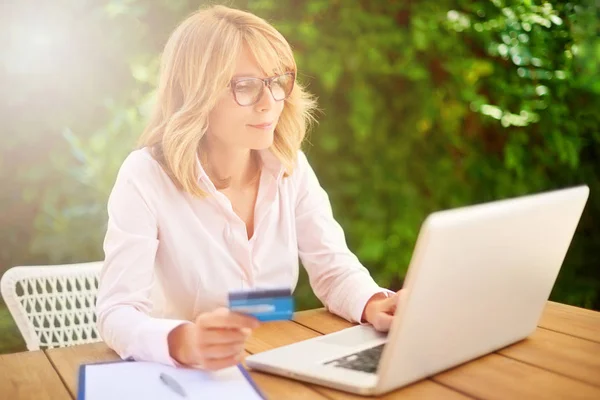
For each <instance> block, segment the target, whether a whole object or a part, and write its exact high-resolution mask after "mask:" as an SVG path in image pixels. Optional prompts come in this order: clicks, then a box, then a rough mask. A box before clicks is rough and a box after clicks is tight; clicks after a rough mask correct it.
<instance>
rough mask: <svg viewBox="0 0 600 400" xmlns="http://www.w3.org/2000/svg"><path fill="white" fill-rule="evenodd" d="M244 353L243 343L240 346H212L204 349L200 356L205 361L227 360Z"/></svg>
mask: <svg viewBox="0 0 600 400" xmlns="http://www.w3.org/2000/svg"><path fill="white" fill-rule="evenodd" d="M243 351H244V343H240V344H235V345H231V344H214V345H209V346H207V347H205V348H204V349H203V351H202V355H203V356H204V359H205V360H210V359H213V360H214V359H217V360H218V359H227V358H231V357H234V356H236V355H239V354H240V353H243Z"/></svg>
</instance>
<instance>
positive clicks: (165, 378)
mask: <svg viewBox="0 0 600 400" xmlns="http://www.w3.org/2000/svg"><path fill="white" fill-rule="evenodd" d="M160 380H161V381H162V382H163V383H164V384H165V385H167V386H168V387H169V388H170V389H171V390H173V391H174V392H175V393H177V394H178V395H180V396H181V397H187V394H186V393H185V390H183V387H181V385H180V384H179V382H177V381H176V380H175V378H173V377H172V376H170V375H167V374H165V373H164V372H161V373H160Z"/></svg>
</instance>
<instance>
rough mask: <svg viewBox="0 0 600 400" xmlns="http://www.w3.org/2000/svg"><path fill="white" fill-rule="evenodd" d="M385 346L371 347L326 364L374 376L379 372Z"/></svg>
mask: <svg viewBox="0 0 600 400" xmlns="http://www.w3.org/2000/svg"><path fill="white" fill-rule="evenodd" d="M384 346H385V343H383V344H380V345H379V346H375V347H371V348H370V349H365V350H362V351H359V352H358V353H354V354H350V355H349V356H344V357H341V358H338V359H336V360H333V361H329V362H326V363H325V365H331V366H332V367H338V368H347V369H353V370H356V371H363V372H368V373H372V374H374V373H375V372H377V366H378V365H379V359H380V358H381V353H382V352H383V347H384Z"/></svg>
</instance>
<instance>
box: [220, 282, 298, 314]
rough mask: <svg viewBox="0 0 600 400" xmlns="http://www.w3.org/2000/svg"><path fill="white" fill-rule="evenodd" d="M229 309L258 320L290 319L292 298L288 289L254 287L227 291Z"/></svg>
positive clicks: (292, 310)
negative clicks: (253, 288) (252, 288)
mask: <svg viewBox="0 0 600 400" xmlns="http://www.w3.org/2000/svg"><path fill="white" fill-rule="evenodd" d="M229 309H230V310H231V311H235V312H239V313H242V314H249V315H252V316H254V317H256V318H257V319H258V320H259V321H280V320H289V319H292V316H293V314H294V298H293V297H292V291H291V290H290V289H266V290H263V289H255V290H247V291H236V292H230V293H229Z"/></svg>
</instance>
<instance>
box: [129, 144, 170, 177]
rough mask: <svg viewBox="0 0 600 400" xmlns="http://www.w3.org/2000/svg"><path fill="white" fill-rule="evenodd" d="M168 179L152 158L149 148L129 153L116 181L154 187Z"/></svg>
mask: <svg viewBox="0 0 600 400" xmlns="http://www.w3.org/2000/svg"><path fill="white" fill-rule="evenodd" d="M165 178H168V177H167V175H166V174H165V172H164V170H163V169H162V167H161V166H160V164H159V163H158V161H156V159H155V158H154V157H153V156H152V153H151V151H150V149H149V148H147V147H143V148H139V149H135V150H133V151H131V152H130V153H129V154H128V155H127V157H126V158H125V160H124V161H123V163H122V164H121V167H120V169H119V173H118V179H125V180H127V181H130V182H132V183H136V184H138V185H151V186H155V185H157V184H160V183H164V182H165Z"/></svg>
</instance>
